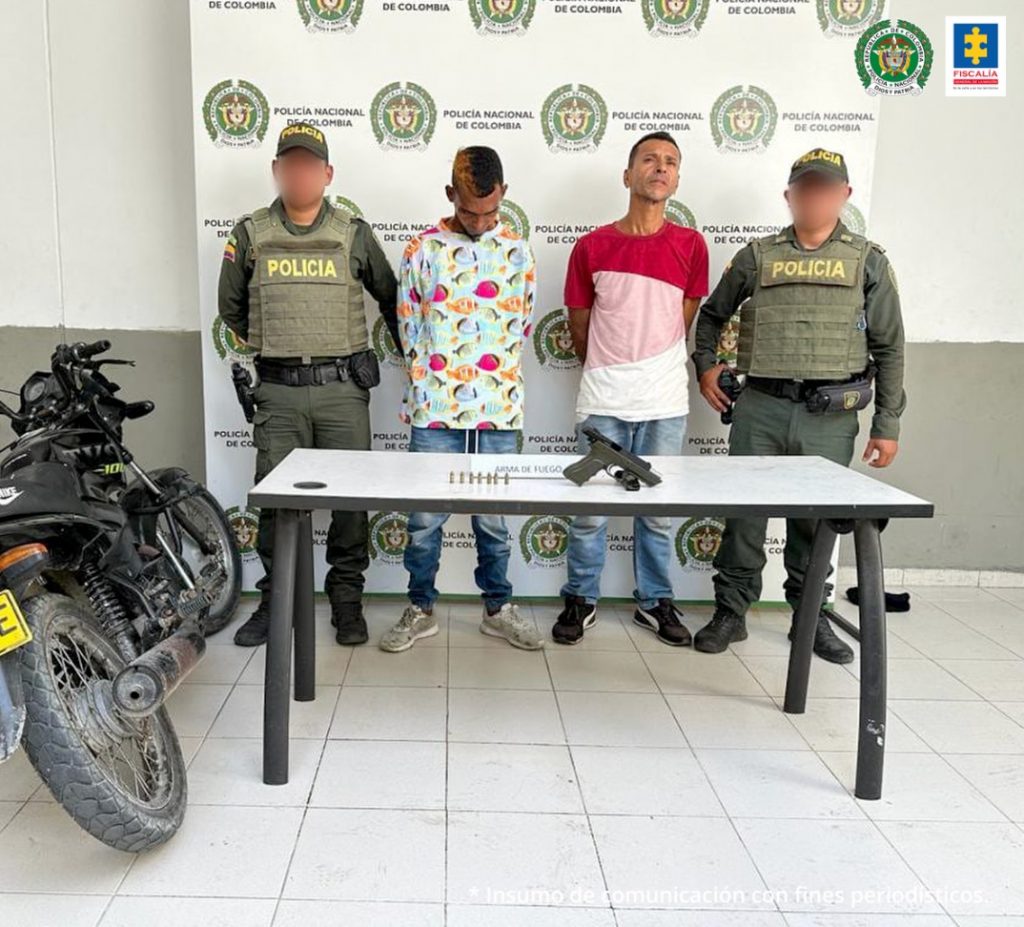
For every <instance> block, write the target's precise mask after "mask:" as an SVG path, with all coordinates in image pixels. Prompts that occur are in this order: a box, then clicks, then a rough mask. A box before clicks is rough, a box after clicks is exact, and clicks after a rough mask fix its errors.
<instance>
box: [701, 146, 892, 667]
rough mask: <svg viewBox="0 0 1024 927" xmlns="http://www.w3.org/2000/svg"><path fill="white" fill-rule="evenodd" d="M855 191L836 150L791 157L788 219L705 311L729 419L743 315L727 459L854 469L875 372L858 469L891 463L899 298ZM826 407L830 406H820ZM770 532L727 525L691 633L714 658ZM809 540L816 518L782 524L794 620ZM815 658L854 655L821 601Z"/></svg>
mask: <svg viewBox="0 0 1024 927" xmlns="http://www.w3.org/2000/svg"><path fill="white" fill-rule="evenodd" d="M850 193H851V190H850V186H849V177H848V174H847V169H846V162H845V160H844V159H843V156H842V155H841V154H838V153H836V152H832V151H826V150H824V149H821V148H818V149H815V150H813V151H809V152H808V153H807V154H805V155H803V156H802V157H801V158H799V159H797V161H796V162H795V163H794V164H793V166H792V168H791V171H790V175H789V186H788V189H787V190H786V194H785V195H786V201H787V203H788V204H789V208H790V212H791V213H792V216H793V224H792V225H790V226H789V227H788V228H786V229H783V230H782V231H781V232H779V233H778V234H777V235H769V236H767V237H765V238H760V239H757V240H754V241H752V242H750V243H749V244H748V245H746V246H745V247H744V248H742V249H741V250H740V251H739V253H737V255H736V256H735V257H734V258H733V260H732V262H731V263H730V264H729V265H728V266H727V267H726V269H725V273H724V274H723V276H722V279H721V281H720V282H719V284H718V286H717V287H716V288H715V291H714V292H713V293H712V294H711V296H710V297H709V298H708V300H707V301H706V302H705V303H704V305H703V307H702V308H701V311H700V318H699V320H698V322H697V332H696V350H695V351H694V353H693V360H694V363H695V365H696V367H697V374H698V376H699V378H700V390H701V394H702V395H703V396H704V398H705V399H706V400H707V402H708V403H709V404H710V405H711V407H712V408H713V409H715V410H716V411H718V412H724V411H726V410H727V409H729V407H730V405H731V404H732V403H731V400H730V397H729V396H728V395H727V394H726V393H725V392H724V391H723V389H722V384H721V383H720V379H719V378H720V377H721V374H722V371H723V370H724V369H725V365H724V364H722V363H719V362H718V359H717V354H716V349H717V344H718V339H719V335H720V332H721V329H722V328H723V326H724V325H725V324H726V322H727V321H728V320H729V319H730V317H731V316H732V315H733V314H734V313H735V312H736V310H737V308H740V307H742V308H740V328H739V345H738V359H737V364H736V370H737V372H738V373H741V374H746V382H745V386H744V388H743V391H742V393H741V394H740V395H739V398H738V399H737V400H736V402H735V407H734V409H733V422H732V429H731V431H730V433H729V453H730V454H736V455H787V454H807V455H818V456H821V457H826V458H828V459H829V460H833V461H835V462H836V463H841V464H842V465H843V466H849V464H850V461H851V460H852V458H853V452H854V440H855V438H856V436H857V431H858V423H857V409H858V408H862V407H864V406H866V405H867V404H868V402H869V401H870V398H871V378H872V375H873V376H874V384H873V385H874V394H875V395H874V400H875V408H874V415H873V417H872V420H871V435H870V438H869V440H868V442H867V445H866V447H865V450H864V454H863V460H864V461H865V462H866V463H868V464H869V465H870V466H872V467H887V466H888V465H889V464H890V463H891V462H892V460H893V458H894V457H895V456H896V451H897V439H898V437H899V420H900V415H901V414H902V412H903V410H904V408H905V406H906V396H905V394H904V391H903V344H904V342H903V321H902V317H901V313H900V300H899V294H898V292H897V288H896V278H895V276H894V274H893V270H892V267H891V266H890V264H889V260H888V258H886V256H885V253H884V251H883V249H882V248H880V247H879V246H878V245H876V244H875V243H874V242H871V241H868V240H867V239H865V238H863V237H862V236H860V235H855V234H854V233H853V232H851V231H850V230H849V229H848V228H846V226H845V225H843V223H842V222H841V221H840V219H839V216H840V212H841V210H842V207H843V204H844V203H845V202H846V201H847V199H848V198H849V196H850ZM836 384H841V385H840V386H839V387H838V388H836ZM826 399H829V400H830V401H829V404H828V410H827V411H820V409H821V408H822V405H823V402H824V400H826ZM765 529H766V519H764V518H731V519H728V520H727V521H726V527H725V533H724V535H723V537H722V543H721V546H720V548H719V551H718V554H717V556H716V557H715V562H714V565H715V569H716V571H717V572H716V575H715V577H714V584H715V613H714V616H713V617H712V619H711V621H710V622H709V623H708V624H707V625H706V626H705V627H704V628H702V629H701V630H700V631H698V632H697V634H696V635H695V637H694V646H695V647H696V649H698V650H702V651H704V652H705V653H720V652H722V651H723V650H725V649H726V648H727V647H728V646H729V644H730V643H732V642H733V641H741V640H744V639H745V638H746V637H747V630H746V619H745V616H746V612H747V609H748V608H749V607H750V606H751V605H752V604H753V603H754V602H756V601H757V600H758V598H759V597H760V595H761V572H762V570H763V568H764V564H765V554H764V541H765ZM813 531H814V521H813V520H807V519H789V520H788V521H787V524H786V550H785V556H784V560H785V566H786V576H787V578H786V581H785V585H784V590H785V595H786V601H787V602H788V603H789V605H790V607H791V608H792V609H793V611H794V614H795V612H796V607H797V603H798V602H799V599H800V592H801V589H802V586H803V580H804V575H805V573H806V570H807V564H808V559H809V555H810V546H811V537H812V534H813ZM829 592H831V587H828V588H827V589H826V600H827V597H828V593H829ZM792 634H793V632H792V630H790V639H792ZM814 652H815V653H816V654H818V656H820V657H823V658H824V659H826V660H829V661H831V662H833V663H849V662H850V661H851V660H852V659H853V651H852V650H851V649H850V647H849V646H847V644H846V643H845V642H844V641H842V640H840V638H839V637H837V636H836V634H835V632H834V631H833V630H832V625H831V622H830V621H829V617H828V611H827V609H826V607H825V603H824V602H823V603H822V607H821V610H820V613H819V618H818V625H817V629H816V633H815V639H814Z"/></svg>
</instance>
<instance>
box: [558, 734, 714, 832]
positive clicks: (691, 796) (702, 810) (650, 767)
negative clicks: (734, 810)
mask: <svg viewBox="0 0 1024 927" xmlns="http://www.w3.org/2000/svg"><path fill="white" fill-rule="evenodd" d="M572 756H573V760H574V761H575V764H576V773H577V775H578V776H579V780H580V788H581V789H582V790H583V800H584V802H585V803H586V806H587V811H588V812H589V813H591V814H656V815H671V814H678V815H687V816H689V815H693V816H697V817H703V816H707V817H721V816H724V814H725V812H724V811H723V810H722V806H721V804H720V803H719V801H718V799H717V798H716V797H715V793H714V790H713V789H712V787H711V785H710V783H709V782H708V780H707V777H706V776H705V775H704V772H703V771H702V770H701V768H700V765H699V764H698V763H697V760H696V758H695V757H694V755H693V753H692V752H691V751H690V750H689V749H687V748H685V747H586V746H574V747H572Z"/></svg>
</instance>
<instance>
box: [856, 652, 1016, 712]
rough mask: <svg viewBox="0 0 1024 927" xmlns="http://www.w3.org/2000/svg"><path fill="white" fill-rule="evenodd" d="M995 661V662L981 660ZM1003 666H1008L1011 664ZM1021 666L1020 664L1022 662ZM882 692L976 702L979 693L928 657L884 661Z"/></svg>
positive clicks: (857, 664)
mask: <svg viewBox="0 0 1024 927" xmlns="http://www.w3.org/2000/svg"><path fill="white" fill-rule="evenodd" d="M984 662H986V663H989V662H999V661H988V660H986V661H984ZM1004 665H1007V666H1012V665H1013V664H1012V663H1005V662H1004ZM1022 665H1024V664H1022ZM886 670H887V675H886V692H887V694H888V696H889V698H890V699H904V698H913V699H922V698H927V699H948V700H950V701H976V700H977V699H979V698H981V696H980V695H979V694H978V693H977V692H976V691H975V690H974V689H972V688H970V687H969V686H967V685H964V683H963V682H962V681H961V680H960V679H957V677H956V676H954V675H953V674H952V673H951V672H949V671H947V670H946V669H943V667H942V666H940V665H939V664H938V663H933V662H932V661H931V660H893V659H891V658H890V659H889V660H887V661H886ZM849 672H850V673H851V674H853V676H854V677H856V678H857V679H859V678H860V663H859V662H855V663H851V664H850V666H849Z"/></svg>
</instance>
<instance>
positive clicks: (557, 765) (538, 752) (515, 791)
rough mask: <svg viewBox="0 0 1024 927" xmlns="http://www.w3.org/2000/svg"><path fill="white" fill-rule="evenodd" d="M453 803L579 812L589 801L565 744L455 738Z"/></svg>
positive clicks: (467, 807)
mask: <svg viewBox="0 0 1024 927" xmlns="http://www.w3.org/2000/svg"><path fill="white" fill-rule="evenodd" d="M448 808H449V809H450V810H452V811H532V812H548V813H567V814H577V813H581V812H582V811H583V802H582V800H581V799H580V790H579V786H578V784H577V782H576V773H575V772H574V770H573V764H572V758H571V757H570V755H569V750H568V748H566V747H564V746H553V745H552V746H548V745H537V744H470V743H453V744H450V745H449V746H448Z"/></svg>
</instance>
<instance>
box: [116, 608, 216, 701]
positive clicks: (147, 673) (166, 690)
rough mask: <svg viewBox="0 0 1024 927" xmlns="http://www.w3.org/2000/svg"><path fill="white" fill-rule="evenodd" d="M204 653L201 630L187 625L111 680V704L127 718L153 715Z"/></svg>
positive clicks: (204, 644)
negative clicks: (112, 701)
mask: <svg viewBox="0 0 1024 927" xmlns="http://www.w3.org/2000/svg"><path fill="white" fill-rule="evenodd" d="M205 652H206V639H205V638H204V637H203V633H202V631H200V630H199V626H198V625H197V624H196V623H195V622H188V623H187V624H185V625H183V626H182V627H180V628H178V630H177V631H175V632H174V633H173V634H172V635H171V636H170V637H168V638H167V639H166V640H162V641H160V643H159V644H157V645H156V646H155V647H152V648H150V649H149V650H147V651H146V652H145V653H144V654H142V655H141V656H140V657H138V658H137V659H135V660H133V661H132V663H131V664H130V665H128V666H126V667H125V668H124V669H123V670H121V672H120V673H118V674H117V676H115V677H114V682H113V686H112V688H113V696H114V704H115V705H116V706H117V708H118V709H119V710H120V711H121V713H122V714H124V715H126V716H127V717H131V718H144V717H146V716H147V715H151V714H153V712H155V711H156V710H157V709H159V708H160V706H161V705H163V703H164V702H165V701H166V700H167V698H168V697H169V696H170V695H171V693H172V692H174V690H175V689H177V688H178V686H179V685H180V684H181V682H182V680H183V679H184V678H185V677H186V676H187V675H188V674H189V673H191V672H192V670H193V669H195V666H196V664H197V663H198V662H199V660H200V658H201V657H202V656H203V654H204V653H205Z"/></svg>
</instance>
